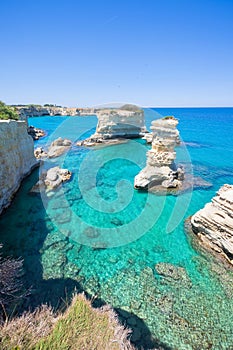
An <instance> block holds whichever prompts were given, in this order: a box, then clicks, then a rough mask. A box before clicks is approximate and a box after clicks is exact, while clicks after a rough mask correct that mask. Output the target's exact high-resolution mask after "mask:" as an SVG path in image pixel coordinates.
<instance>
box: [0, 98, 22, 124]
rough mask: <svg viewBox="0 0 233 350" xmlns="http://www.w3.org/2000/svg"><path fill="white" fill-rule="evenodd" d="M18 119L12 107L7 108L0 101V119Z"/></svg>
mask: <svg viewBox="0 0 233 350" xmlns="http://www.w3.org/2000/svg"><path fill="white" fill-rule="evenodd" d="M18 118H19V116H18V113H17V112H16V110H15V108H14V107H9V106H7V105H6V104H5V103H4V102H2V101H0V119H3V120H7V119H13V120H17V119H18Z"/></svg>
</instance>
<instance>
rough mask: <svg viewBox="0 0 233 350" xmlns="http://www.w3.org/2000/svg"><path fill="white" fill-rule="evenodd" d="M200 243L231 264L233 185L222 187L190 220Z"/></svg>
mask: <svg viewBox="0 0 233 350" xmlns="http://www.w3.org/2000/svg"><path fill="white" fill-rule="evenodd" d="M191 227H192V230H193V232H194V233H195V234H197V236H198V238H199V239H200V241H201V243H202V244H203V245H204V246H206V247H208V248H211V249H212V250H214V251H215V252H217V253H219V254H221V255H222V256H224V257H225V258H227V260H228V261H230V262H231V264H233V185H224V186H222V187H221V188H220V190H219V191H218V192H217V194H216V196H215V197H213V198H212V201H211V202H210V203H207V204H206V205H205V207H204V208H203V209H201V210H199V211H198V212H197V213H196V214H194V215H193V216H192V218H191Z"/></svg>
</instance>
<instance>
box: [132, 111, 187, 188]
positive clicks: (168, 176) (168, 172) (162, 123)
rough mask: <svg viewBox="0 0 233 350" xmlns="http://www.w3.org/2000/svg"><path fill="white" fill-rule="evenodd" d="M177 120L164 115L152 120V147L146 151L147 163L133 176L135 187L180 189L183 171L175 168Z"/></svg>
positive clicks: (177, 136)
mask: <svg viewBox="0 0 233 350" xmlns="http://www.w3.org/2000/svg"><path fill="white" fill-rule="evenodd" d="M177 124H178V120H177V119H175V118H174V117H165V118H162V119H158V120H154V121H153V122H152V126H151V130H152V134H153V136H152V149H151V150H150V151H148V152H147V164H146V167H145V168H144V169H142V171H141V172H140V173H139V174H138V175H137V176H136V177H135V179H134V187H135V188H136V189H142V190H148V191H154V192H158V191H159V192H160V191H162V192H164V191H168V190H169V189H170V190H172V189H173V190H174V189H180V187H181V186H182V181H183V179H184V171H183V169H182V168H181V167H179V168H177V167H176V165H175V162H174V160H175V159H176V152H175V147H176V146H177V144H179V142H180V139H179V131H178V130H177V128H176V127H177Z"/></svg>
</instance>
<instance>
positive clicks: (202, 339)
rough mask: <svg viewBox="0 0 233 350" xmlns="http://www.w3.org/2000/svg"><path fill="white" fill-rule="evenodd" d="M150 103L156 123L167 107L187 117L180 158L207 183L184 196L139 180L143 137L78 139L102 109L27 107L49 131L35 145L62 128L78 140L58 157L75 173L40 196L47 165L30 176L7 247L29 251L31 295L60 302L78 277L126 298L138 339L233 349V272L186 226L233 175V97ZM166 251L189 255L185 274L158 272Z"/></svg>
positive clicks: (4, 235) (1, 221)
mask: <svg viewBox="0 0 233 350" xmlns="http://www.w3.org/2000/svg"><path fill="white" fill-rule="evenodd" d="M145 115H146V124H147V127H148V128H149V126H150V124H151V121H152V120H153V119H156V118H159V117H161V116H166V115H174V116H175V117H176V118H178V119H179V125H178V129H179V131H180V136H181V139H182V141H183V142H184V143H185V144H186V147H184V146H181V147H179V148H177V159H178V161H180V162H182V163H186V164H189V166H190V167H191V170H192V171H193V173H194V174H195V175H196V176H199V177H201V178H202V179H204V180H205V181H208V182H210V183H211V184H212V186H211V187H210V188H208V189H207V188H197V189H195V190H193V191H189V192H187V193H184V194H182V195H180V196H177V197H175V196H167V197H165V196H155V195H153V194H147V193H141V192H137V191H135V190H134V189H133V180H134V176H135V175H136V174H137V173H138V172H139V171H140V169H141V168H142V167H143V166H144V165H145V161H146V151H147V150H148V149H149V148H150V147H149V146H147V145H145V144H144V142H143V141H141V140H132V141H129V142H128V143H126V144H122V145H117V146H110V147H105V148H97V149H85V148H82V147H78V146H75V141H76V140H79V139H84V138H86V137H88V136H89V135H91V134H92V133H93V132H94V130H95V126H96V122H97V119H96V117H95V116H93V117H71V118H70V117H37V118H30V121H29V122H30V124H31V125H34V126H36V127H40V128H42V129H45V130H46V131H47V136H46V137H44V138H42V139H41V140H39V141H37V142H36V143H35V146H36V147H37V146H45V147H46V144H47V143H48V144H49V143H50V142H51V140H53V139H56V138H57V137H59V136H61V137H66V138H69V139H71V140H72V141H73V142H74V146H73V147H72V149H71V151H70V152H69V153H68V154H67V155H66V156H65V157H61V159H60V160H59V161H58V160H56V161H53V163H54V165H56V164H59V165H61V166H63V167H66V168H68V169H69V170H70V171H72V179H71V181H70V182H68V183H66V184H64V185H63V187H62V190H60V191H59V192H58V193H55V194H54V195H53V196H51V197H49V200H48V199H47V197H45V198H43V201H42V200H41V198H40V196H38V195H32V194H30V193H29V190H30V188H31V187H32V185H33V184H35V182H36V181H37V179H38V172H37V171H35V172H34V173H33V174H32V175H31V176H30V177H29V178H27V179H26V180H25V181H24V183H23V186H22V187H21V189H20V191H19V192H18V194H17V196H16V198H15V200H14V202H13V204H12V206H11V207H10V208H9V209H8V210H7V211H6V212H5V213H4V214H3V215H2V217H1V218H0V232H1V241H2V243H3V244H4V249H5V250H4V252H5V253H6V254H10V255H13V256H15V257H19V256H23V258H24V261H25V263H24V266H25V276H26V279H27V282H28V285H30V286H32V287H33V293H32V296H31V299H30V300H29V303H31V305H34V304H35V305H36V304H38V303H39V302H51V303H52V302H53V299H54V298H55V297H56V296H57V297H59V295H60V294H61V293H62V292H64V289H65V288H68V287H66V283H68V284H69V287H70V286H71V287H72V286H73V284H75V283H76V284H77V286H78V288H80V289H82V290H85V291H86V292H87V293H89V294H90V295H92V296H96V297H97V298H98V299H102V300H103V301H104V302H106V303H110V304H111V305H112V306H114V307H115V308H118V309H119V310H124V313H122V311H121V314H122V315H123V317H124V321H125V322H126V323H127V322H128V320H129V319H130V318H127V316H126V314H127V315H128V316H129V315H134V316H135V319H136V324H133V326H132V325H130V324H129V326H131V327H133V329H134V338H133V340H135V343H136V345H137V346H138V348H139V346H140V345H142V346H143V347H144V349H150V348H152V346H154V347H155V346H156V345H158V344H160V343H161V344H163V345H164V348H166V346H167V348H171V349H185V350H186V349H233V340H232V334H233V300H232V294H233V284H232V281H233V278H232V274H231V272H229V271H227V270H226V269H225V268H223V267H222V266H221V265H219V264H218V263H217V262H215V261H214V259H212V258H211V256H209V255H208V254H203V253H201V252H200V251H199V250H197V249H195V248H193V246H192V244H191V239H190V237H189V236H187V234H186V232H185V230H184V221H185V219H186V218H187V217H188V216H189V215H192V214H193V213H195V212H196V211H197V210H198V209H200V208H202V207H203V206H204V205H205V203H207V202H208V201H210V199H211V198H212V197H213V196H214V194H215V193H216V191H217V190H218V189H219V187H220V186H222V185H223V184H225V183H230V184H231V183H233V142H232V135H233V108H174V109H172V108H169V109H162V108H160V109H150V110H149V109H147V110H145ZM49 165H50V166H51V164H49ZM99 248H103V249H99ZM161 262H164V263H171V264H173V265H175V266H178V267H182V268H183V269H184V270H180V271H182V276H180V277H179V278H177V279H169V278H164V277H161V276H160V275H158V273H157V271H156V268H155V265H156V264H157V263H161ZM135 334H137V335H138V334H139V336H138V337H137V336H135ZM149 334H151V335H152V336H153V338H154V343H153V341H151V340H150V339H149V338H150V337H149Z"/></svg>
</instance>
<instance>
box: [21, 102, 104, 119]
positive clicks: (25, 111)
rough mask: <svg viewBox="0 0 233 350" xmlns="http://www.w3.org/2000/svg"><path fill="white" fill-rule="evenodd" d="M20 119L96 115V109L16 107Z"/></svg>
mask: <svg viewBox="0 0 233 350" xmlns="http://www.w3.org/2000/svg"><path fill="white" fill-rule="evenodd" d="M15 108H16V110H17V112H18V114H19V116H20V118H22V119H25V118H27V117H41V116H51V117H54V116H85V115H94V114H95V113H96V112H97V111H98V109H96V108H76V107H73V108H72V107H62V106H36V105H28V106H15Z"/></svg>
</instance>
